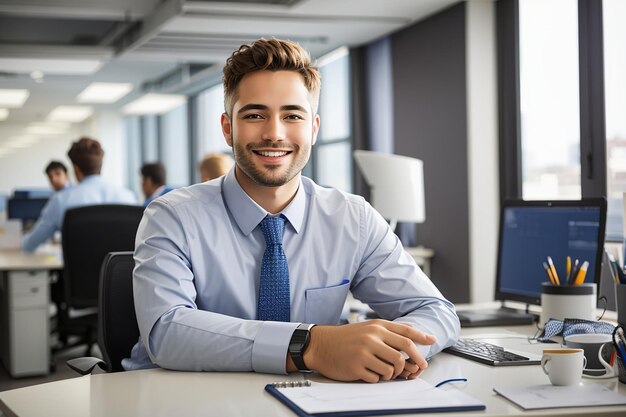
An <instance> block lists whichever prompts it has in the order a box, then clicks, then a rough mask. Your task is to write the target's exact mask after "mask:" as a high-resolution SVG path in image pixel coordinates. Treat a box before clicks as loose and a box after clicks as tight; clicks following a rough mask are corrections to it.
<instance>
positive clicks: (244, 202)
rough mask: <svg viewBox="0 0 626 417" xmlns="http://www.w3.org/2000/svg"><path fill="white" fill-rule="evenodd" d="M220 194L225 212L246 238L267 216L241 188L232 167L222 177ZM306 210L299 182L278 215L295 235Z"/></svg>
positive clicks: (304, 195)
mask: <svg viewBox="0 0 626 417" xmlns="http://www.w3.org/2000/svg"><path fill="white" fill-rule="evenodd" d="M222 194H223V195H224V202H225V204H226V208H227V210H228V211H229V212H230V214H231V215H232V216H233V218H234V219H235V222H236V223H237V225H238V226H239V229H241V231H242V233H243V234H244V235H246V236H248V235H249V234H250V233H252V231H253V230H254V229H255V228H256V227H257V225H258V224H259V223H260V222H261V220H263V219H264V218H265V216H267V215H268V213H267V211H265V209H263V207H261V206H259V205H258V204H257V203H256V202H255V201H254V200H252V199H251V198H250V196H248V194H246V192H245V191H244V190H243V188H241V186H240V185H239V182H238V181H237V178H236V177H235V167H233V168H232V169H231V170H230V171H229V172H228V173H227V174H226V176H225V177H224V181H223V182H222ZM305 208H306V192H305V191H304V186H303V185H302V180H300V185H299V186H298V191H297V192H296V195H295V197H294V198H293V200H291V203H289V205H288V206H287V207H285V209H284V210H283V211H282V212H281V213H280V214H282V215H283V216H285V218H286V219H287V220H288V221H289V223H290V224H291V226H292V227H293V229H294V230H295V231H296V233H300V229H302V223H303V222H304V212H305Z"/></svg>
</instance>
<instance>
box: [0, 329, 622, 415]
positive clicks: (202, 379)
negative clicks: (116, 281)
mask: <svg viewBox="0 0 626 417" xmlns="http://www.w3.org/2000/svg"><path fill="white" fill-rule="evenodd" d="M512 329H513V330H514V331H516V332H520V333H521V332H524V333H525V334H530V333H534V332H533V329H532V328H531V327H530V326H528V327H526V326H522V327H517V328H512ZM489 333H491V334H498V335H500V336H505V337H509V338H506V339H502V341H503V342H504V343H505V344H506V345H507V346H508V347H511V348H513V347H517V348H520V347H525V348H526V350H528V349H530V350H532V351H534V352H536V353H540V352H541V351H542V349H543V348H544V347H545V345H543V346H542V345H530V347H529V344H528V342H527V340H526V339H525V338H524V337H523V336H522V338H519V337H518V336H519V333H514V332H513V331H511V330H508V329H506V328H502V327H500V328H495V327H494V328H483V329H470V330H467V331H465V330H464V331H463V334H464V336H468V335H473V336H474V337H475V335H477V334H489ZM550 346H551V347H553V346H554V345H550ZM422 377H423V378H424V379H426V380H428V381H429V382H431V383H437V382H439V381H442V380H444V379H448V378H454V377H465V378H467V379H468V382H467V383H465V384H461V385H457V386H458V387H459V388H460V389H462V390H464V391H466V392H467V393H469V394H470V395H472V396H474V397H476V398H479V399H481V400H482V401H484V402H485V404H486V406H487V409H486V410H485V411H475V412H463V413H456V414H454V415H458V416H467V417H470V416H473V417H476V416H517V415H529V416H622V417H623V416H624V415H626V407H595V408H580V409H569V408H567V409H566V408H562V409H554V410H540V411H534V412H523V411H522V410H521V409H519V408H518V407H517V406H515V405H513V404H511V403H509V402H508V401H506V400H505V399H503V398H501V397H499V396H497V395H496V394H495V393H494V392H493V391H492V388H493V387H494V386H503V385H530V384H544V383H548V378H547V376H545V375H544V374H543V372H542V371H541V369H540V367H539V366H522V367H502V368H494V367H490V366H487V365H482V364H479V363H476V362H472V361H469V360H466V359H462V358H460V357H456V356H452V355H448V354H446V353H442V354H439V355H437V356H435V357H434V358H433V359H432V361H431V363H430V366H429V367H428V369H427V370H426V372H424V374H423V376H422ZM302 378H303V376H301V375H298V374H291V375H289V376H288V377H285V376H280V375H267V374H254V373H210V372H199V373H195V372H194V373H188V372H174V371H166V370H162V369H152V370H146V371H134V372H121V373H116V374H98V375H92V376H86V377H77V378H74V379H69V380H64V381H57V382H51V383H48V384H43V385H36V386H32V387H27V388H20V389H16V390H12V391H5V392H0V410H2V412H4V413H5V414H6V415H7V416H20V417H35V416H37V417H39V416H46V417H55V416H67V417H73V416H76V417H89V416H91V417H96V416H150V417H153V416H173V415H180V416H186V417H193V416H207V415H211V416H278V417H280V416H285V417H287V416H289V417H293V416H294V414H293V413H292V412H291V411H290V410H289V409H288V408H287V407H285V406H284V405H283V404H282V403H280V402H279V401H278V400H276V399H275V398H273V397H271V396H270V395H269V394H267V393H266V392H265V391H264V390H263V388H264V386H265V384H267V383H270V382H274V381H283V380H290V379H296V380H297V379H302ZM310 378H311V379H323V378H321V377H319V376H310ZM585 382H586V383H589V382H588V380H585ZM604 384H607V386H609V387H611V388H613V389H616V390H618V391H619V392H621V393H623V394H626V385H625V384H620V383H618V382H617V380H611V381H608V382H604ZM442 414H443V415H451V414H445V413H437V414H429V415H432V416H440V415H442Z"/></svg>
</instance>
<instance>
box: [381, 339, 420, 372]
mask: <svg viewBox="0 0 626 417" xmlns="http://www.w3.org/2000/svg"><path fill="white" fill-rule="evenodd" d="M383 341H384V342H385V343H386V344H387V345H389V346H391V347H392V348H394V349H395V350H397V351H400V352H405V353H406V354H407V355H408V359H410V360H412V361H413V362H414V363H415V364H416V365H417V366H419V367H420V368H426V367H428V363H427V362H426V359H424V356H422V354H421V352H420V351H419V349H417V347H416V346H415V343H413V341H412V340H411V339H409V338H407V337H404V336H401V335H399V334H396V333H393V332H390V333H389V334H387V335H386V337H385V338H384V339H383Z"/></svg>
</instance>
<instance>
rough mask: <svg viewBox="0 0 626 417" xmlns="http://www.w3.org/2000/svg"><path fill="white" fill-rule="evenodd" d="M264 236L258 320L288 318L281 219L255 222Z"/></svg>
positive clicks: (286, 281)
mask: <svg viewBox="0 0 626 417" xmlns="http://www.w3.org/2000/svg"><path fill="white" fill-rule="evenodd" d="M259 225H260V226H261V231H263V237H264V238H265V253H264V254H263V262H262V264H261V282H260V285H259V304H258V313H257V314H258V316H259V320H269V321H290V310H291V307H290V301H289V268H288V266H287V257H286V256H285V252H284V251H283V231H284V230H285V218H284V217H282V216H276V217H270V216H267V217H266V218H264V219H263V221H262V222H261V223H260V224H259Z"/></svg>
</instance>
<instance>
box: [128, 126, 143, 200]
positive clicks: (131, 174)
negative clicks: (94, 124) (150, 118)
mask: <svg viewBox="0 0 626 417" xmlns="http://www.w3.org/2000/svg"><path fill="white" fill-rule="evenodd" d="M139 124H140V118H139V117H138V116H129V117H126V118H124V127H125V131H126V147H127V149H126V154H127V155H128V163H127V166H128V172H127V178H128V184H127V186H128V188H130V189H131V190H133V191H134V192H135V194H136V195H138V196H141V195H142V191H141V184H140V177H141V176H140V174H139V170H140V169H141V129H140V126H139Z"/></svg>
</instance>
